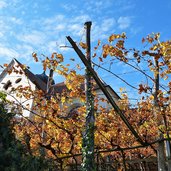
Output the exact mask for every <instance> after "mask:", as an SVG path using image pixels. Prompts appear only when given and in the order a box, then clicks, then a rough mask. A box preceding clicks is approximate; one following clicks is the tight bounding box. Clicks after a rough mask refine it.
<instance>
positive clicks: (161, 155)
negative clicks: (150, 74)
mask: <svg viewBox="0 0 171 171" xmlns="http://www.w3.org/2000/svg"><path fill="white" fill-rule="evenodd" d="M154 64H155V67H156V71H155V73H154V112H155V113H154V114H155V115H156V118H157V124H158V126H160V125H161V124H162V121H163V119H162V116H161V114H160V113H159V111H160V109H159V105H158V93H159V65H158V60H157V59H154ZM159 138H161V139H163V134H162V133H161V132H159ZM157 160H158V171H166V157H165V146H164V141H159V143H158V147H157Z"/></svg>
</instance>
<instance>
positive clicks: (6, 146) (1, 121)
mask: <svg viewBox="0 0 171 171" xmlns="http://www.w3.org/2000/svg"><path fill="white" fill-rule="evenodd" d="M0 99H1V102H0V170H4V171H8V170H14V171H18V170H26V171H29V170H37V171H38V170H45V169H46V168H47V167H48V168H50V165H49V164H48V162H47V161H45V160H43V159H42V158H41V157H35V156H33V155H32V154H31V153H29V149H28V148H27V142H25V144H23V143H21V142H20V141H19V140H17V139H16V136H15V134H14V132H13V131H14V129H13V126H14V125H13V124H14V115H15V114H13V113H10V112H8V110H7V109H6V107H5V106H6V104H7V101H6V95H5V94H3V93H0ZM27 139H28V138H27Z"/></svg>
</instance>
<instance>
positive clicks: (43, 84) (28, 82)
mask: <svg viewBox="0 0 171 171" xmlns="http://www.w3.org/2000/svg"><path fill="white" fill-rule="evenodd" d="M48 80H49V77H48V76H47V75H46V73H45V72H43V73H42V74H34V73H32V72H31V71H30V70H29V69H28V68H27V67H26V66H24V65H22V64H21V63H20V62H19V61H18V60H16V59H13V60H12V61H11V62H10V64H9V65H8V66H7V68H6V69H4V71H3V72H2V73H1V75H0V91H3V92H6V93H7V99H8V100H10V101H11V102H12V103H11V107H12V106H13V105H15V104H19V105H20V104H22V105H23V106H24V108H25V109H22V113H23V115H24V116H27V117H29V116H30V111H29V110H31V109H32V106H33V105H34V99H32V98H30V99H29V100H27V99H25V98H24V97H23V96H20V95H18V94H17V93H16V92H15V91H13V90H14V89H15V88H16V87H18V86H22V87H31V90H33V91H34V90H36V89H40V90H42V91H44V92H47V86H48ZM105 87H106V89H107V90H108V92H109V93H110V94H111V95H112V97H113V98H114V100H115V101H118V100H119V99H120V97H119V96H118V95H117V93H116V92H115V91H114V90H113V89H112V88H111V87H110V86H109V85H106V84H105ZM81 88H82V89H84V85H82V86H81ZM64 90H67V87H66V85H65V84H64V82H62V83H57V84H55V82H54V80H52V82H51V93H53V94H56V93H59V94H60V93H62V92H63V91H64ZM95 92H96V94H97V96H98V97H100V98H104V99H105V96H104V94H103V93H102V91H101V89H100V88H99V87H98V86H96V87H95ZM82 105H83V104H82V103H81V102H80V100H79V99H74V101H73V103H72V104H68V106H69V107H68V111H67V112H68V113H70V112H71V111H73V110H74V109H75V108H77V107H79V106H82ZM28 106H29V110H28ZM99 106H102V107H108V108H110V105H109V104H108V103H106V102H105V101H99Z"/></svg>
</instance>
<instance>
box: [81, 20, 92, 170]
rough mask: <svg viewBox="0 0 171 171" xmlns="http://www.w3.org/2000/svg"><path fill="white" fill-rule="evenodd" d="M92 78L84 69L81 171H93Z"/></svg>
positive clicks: (87, 27) (89, 53)
mask: <svg viewBox="0 0 171 171" xmlns="http://www.w3.org/2000/svg"><path fill="white" fill-rule="evenodd" d="M91 24H92V23H91V22H86V23H85V29H86V45H87V47H86V58H87V60H88V62H89V64H90V65H91V50H90V49H91V47H90V29H91ZM91 81H92V77H91V72H90V71H89V69H88V68H86V74H85V94H86V124H85V130H84V133H83V145H82V154H83V155H82V157H83V162H82V170H83V171H90V170H91V171H94V170H95V162H94V161H95V160H94V122H95V117H94V98H93V94H92V92H91V91H92V83H91Z"/></svg>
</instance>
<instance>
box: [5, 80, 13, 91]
mask: <svg viewBox="0 0 171 171" xmlns="http://www.w3.org/2000/svg"><path fill="white" fill-rule="evenodd" d="M11 86H12V82H11V81H10V80H8V81H7V82H6V83H5V84H4V86H3V88H4V89H5V90H8V88H9V87H11Z"/></svg>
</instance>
